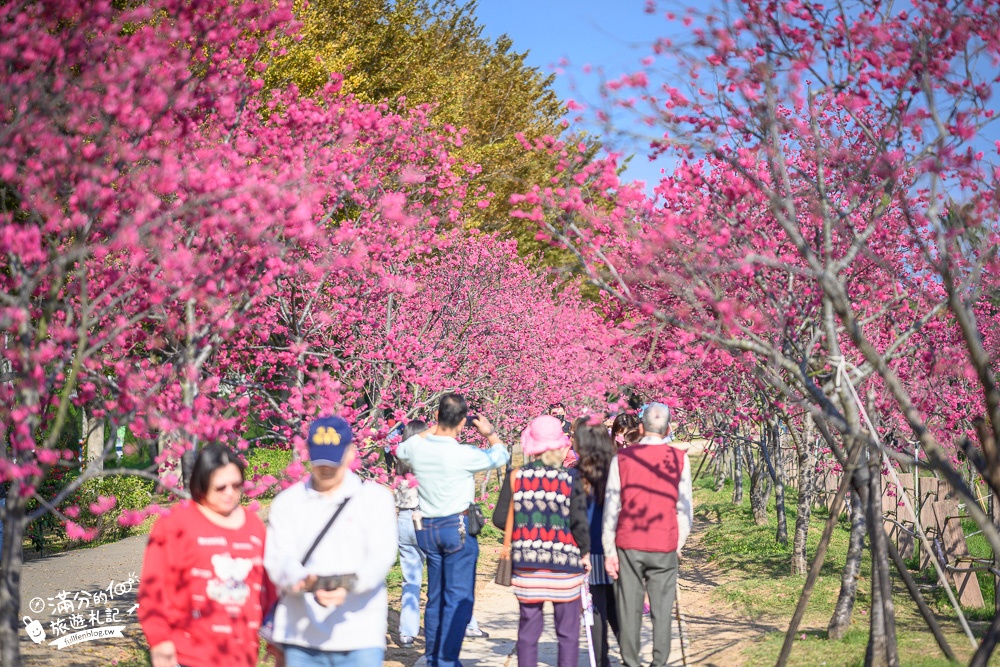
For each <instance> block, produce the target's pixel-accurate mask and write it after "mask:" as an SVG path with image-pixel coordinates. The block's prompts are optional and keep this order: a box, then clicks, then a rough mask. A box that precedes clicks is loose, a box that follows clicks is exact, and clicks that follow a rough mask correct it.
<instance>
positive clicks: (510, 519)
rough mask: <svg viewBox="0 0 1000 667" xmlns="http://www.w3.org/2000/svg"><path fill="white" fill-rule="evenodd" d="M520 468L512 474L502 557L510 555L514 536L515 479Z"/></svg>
mask: <svg viewBox="0 0 1000 667" xmlns="http://www.w3.org/2000/svg"><path fill="white" fill-rule="evenodd" d="M518 470H519V468H515V469H514V470H513V471H512V472H511V473H510V505H509V506H508V507H507V523H506V525H505V526H504V529H503V550H502V551H501V552H500V553H501V554H502V555H508V556H509V555H510V541H511V536H512V535H513V534H514V478H515V477H517V471H518Z"/></svg>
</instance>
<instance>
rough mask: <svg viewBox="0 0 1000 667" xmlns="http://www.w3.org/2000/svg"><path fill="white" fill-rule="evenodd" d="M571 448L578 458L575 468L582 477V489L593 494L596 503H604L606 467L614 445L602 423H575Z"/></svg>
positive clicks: (611, 457)
mask: <svg viewBox="0 0 1000 667" xmlns="http://www.w3.org/2000/svg"><path fill="white" fill-rule="evenodd" d="M573 449H575V450H576V454H577V456H579V457H580V460H579V461H577V464H576V468H577V470H579V471H580V477H581V478H582V479H583V489H584V491H586V492H587V495H593V496H594V497H595V499H596V500H597V504H598V505H603V504H604V489H605V487H606V486H607V483H608V469H609V468H611V459H613V458H614V456H615V445H614V443H613V442H612V441H611V436H610V435H608V429H606V428H604V424H596V425H593V426H592V425H590V424H587V423H583V424H581V423H577V426H576V432H575V433H573Z"/></svg>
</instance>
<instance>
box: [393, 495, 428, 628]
mask: <svg viewBox="0 0 1000 667" xmlns="http://www.w3.org/2000/svg"><path fill="white" fill-rule="evenodd" d="M397 524H398V525H397V527H398V528H399V566H400V568H401V569H402V570H403V598H402V600H401V603H400V611H399V636H400V637H416V636H417V635H418V634H419V633H420V584H421V582H423V579H424V552H423V551H421V550H420V548H419V547H418V546H417V534H416V532H415V531H414V529H413V510H399V519H398V522H397Z"/></svg>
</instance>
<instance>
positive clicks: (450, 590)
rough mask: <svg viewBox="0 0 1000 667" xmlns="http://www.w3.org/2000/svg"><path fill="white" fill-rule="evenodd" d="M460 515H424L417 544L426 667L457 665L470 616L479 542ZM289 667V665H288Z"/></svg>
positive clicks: (474, 588)
mask: <svg viewBox="0 0 1000 667" xmlns="http://www.w3.org/2000/svg"><path fill="white" fill-rule="evenodd" d="M465 519H466V517H465V516H463V515H461V514H454V515H452V516H446V517H440V518H434V519H430V518H424V529H423V530H418V531H417V544H418V545H419V546H420V550H421V551H423V552H424V555H426V556H427V610H426V611H425V612H424V634H425V635H426V638H427V650H426V657H427V667H458V666H459V665H460V664H461V663H459V661H458V656H459V654H460V653H461V652H462V641H463V640H464V639H465V628H466V626H467V625H468V624H469V619H471V618H472V604H473V600H474V597H475V592H476V559H478V558H479V542H477V541H476V538H474V537H469V536H468V535H466V533H465ZM289 667H291V666H289Z"/></svg>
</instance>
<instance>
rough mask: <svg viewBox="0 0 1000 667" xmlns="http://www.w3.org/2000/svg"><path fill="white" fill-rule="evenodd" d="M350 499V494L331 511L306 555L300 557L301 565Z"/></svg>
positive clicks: (314, 549)
mask: <svg viewBox="0 0 1000 667" xmlns="http://www.w3.org/2000/svg"><path fill="white" fill-rule="evenodd" d="M350 500H351V497H350V496H348V497H347V498H345V499H344V502H342V503H340V506H339V507H337V510H336V511H335V512H334V513H333V516H331V517H330V520H329V521H327V522H326V525H325V526H323V530H321V531H319V535H317V536H316V539H315V540H314V541H313V543H312V546H311V547H309V551H307V552H306V555H305V556H303V557H302V565H305V564H306V561H308V560H309V556H312V554H313V552H314V551H316V547H318V546H319V543H320V541H321V540H322V539H323V536H324V535H326V533H327V531H328V530H330V526H332V525H333V522H334V521H336V520H337V517H338V516H340V513H341V512H343V511H344V507H345V506H346V505H347V503H348V502H350Z"/></svg>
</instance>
